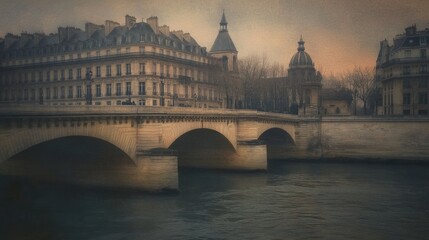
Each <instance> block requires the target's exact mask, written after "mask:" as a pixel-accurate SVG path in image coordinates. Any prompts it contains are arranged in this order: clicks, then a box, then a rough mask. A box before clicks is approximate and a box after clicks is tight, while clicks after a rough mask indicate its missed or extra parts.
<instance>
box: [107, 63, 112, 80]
mask: <svg viewBox="0 0 429 240" xmlns="http://www.w3.org/2000/svg"><path fill="white" fill-rule="evenodd" d="M110 76H112V66H111V65H106V77H110Z"/></svg>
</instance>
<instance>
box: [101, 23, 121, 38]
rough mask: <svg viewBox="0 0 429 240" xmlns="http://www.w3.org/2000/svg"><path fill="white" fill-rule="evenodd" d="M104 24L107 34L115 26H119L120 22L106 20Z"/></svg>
mask: <svg viewBox="0 0 429 240" xmlns="http://www.w3.org/2000/svg"><path fill="white" fill-rule="evenodd" d="M104 26H105V27H106V28H105V32H106V36H107V35H108V34H109V33H110V32H111V31H112V30H113V29H114V28H115V27H119V23H117V22H114V21H111V20H106V22H105V24H104Z"/></svg>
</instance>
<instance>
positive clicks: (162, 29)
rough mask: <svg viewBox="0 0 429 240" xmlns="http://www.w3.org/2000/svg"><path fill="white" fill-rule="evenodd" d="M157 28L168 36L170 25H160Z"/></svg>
mask: <svg viewBox="0 0 429 240" xmlns="http://www.w3.org/2000/svg"><path fill="white" fill-rule="evenodd" d="M158 30H159V31H160V32H161V33H162V34H164V35H165V36H170V27H169V26H167V25H164V26H161V27H159V28H158Z"/></svg>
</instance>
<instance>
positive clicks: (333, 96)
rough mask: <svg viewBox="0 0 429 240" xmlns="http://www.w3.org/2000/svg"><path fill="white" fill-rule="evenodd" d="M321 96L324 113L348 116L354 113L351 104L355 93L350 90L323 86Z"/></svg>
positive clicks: (322, 112)
mask: <svg viewBox="0 0 429 240" xmlns="http://www.w3.org/2000/svg"><path fill="white" fill-rule="evenodd" d="M320 98H321V109H322V111H321V114H322V115H326V116H348V115H351V114H352V111H351V108H350V107H351V106H350V104H351V103H352V101H353V94H352V92H351V91H350V90H347V89H333V88H323V89H322V91H321V97H320Z"/></svg>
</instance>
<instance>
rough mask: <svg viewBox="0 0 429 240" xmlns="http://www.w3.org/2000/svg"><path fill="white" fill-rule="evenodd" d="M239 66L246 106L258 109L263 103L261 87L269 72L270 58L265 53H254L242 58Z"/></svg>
mask: <svg viewBox="0 0 429 240" xmlns="http://www.w3.org/2000/svg"><path fill="white" fill-rule="evenodd" d="M238 66H239V72H240V77H241V79H242V83H243V91H244V93H243V94H244V107H245V108H254V109H258V108H260V105H261V92H260V91H259V89H260V86H261V84H262V79H263V78H265V77H267V74H268V60H267V58H266V56H265V55H264V56H262V57H259V56H256V55H252V56H249V57H246V58H244V59H242V60H240V61H239V64H238Z"/></svg>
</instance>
